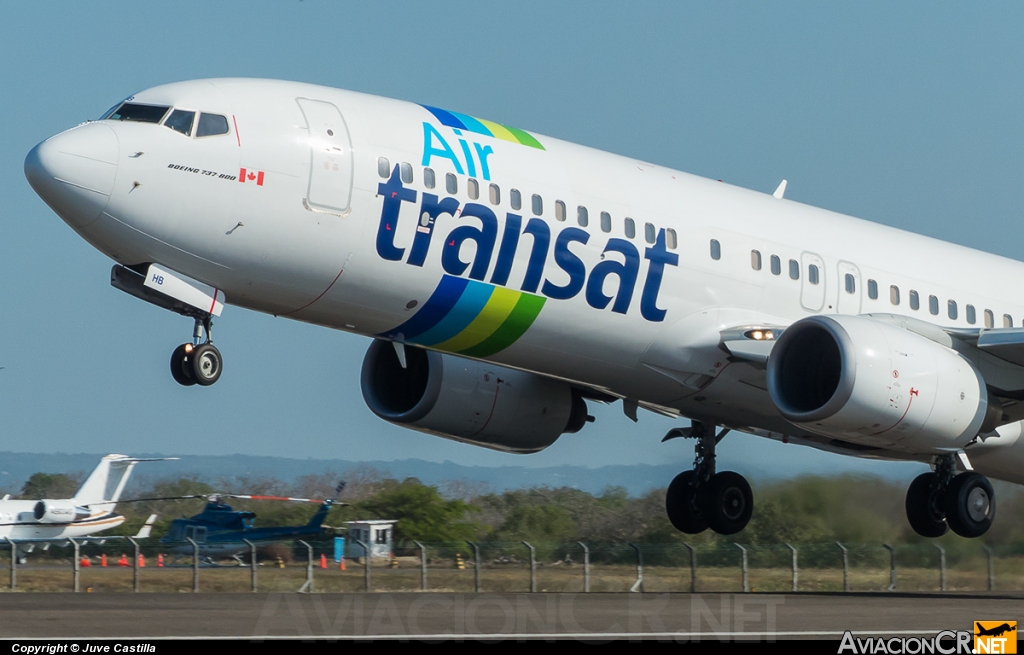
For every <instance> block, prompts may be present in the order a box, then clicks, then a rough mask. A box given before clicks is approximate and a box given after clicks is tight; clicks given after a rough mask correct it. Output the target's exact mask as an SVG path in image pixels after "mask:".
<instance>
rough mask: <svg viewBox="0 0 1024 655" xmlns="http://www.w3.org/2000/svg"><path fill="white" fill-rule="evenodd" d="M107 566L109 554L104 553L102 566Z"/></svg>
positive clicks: (101, 559) (101, 560)
mask: <svg viewBox="0 0 1024 655" xmlns="http://www.w3.org/2000/svg"><path fill="white" fill-rule="evenodd" d="M106 565H107V554H106V553H103V554H102V555H100V566H106Z"/></svg>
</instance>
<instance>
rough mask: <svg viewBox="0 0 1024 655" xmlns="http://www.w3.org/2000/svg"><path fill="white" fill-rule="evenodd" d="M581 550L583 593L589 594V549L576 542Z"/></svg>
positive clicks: (580, 542) (583, 544)
mask: <svg viewBox="0 0 1024 655" xmlns="http://www.w3.org/2000/svg"><path fill="white" fill-rule="evenodd" d="M576 543H578V544H579V545H580V548H582V549H583V593H587V594H589V593H590V549H589V548H587V545H586V544H585V543H583V542H582V541H577V542H576Z"/></svg>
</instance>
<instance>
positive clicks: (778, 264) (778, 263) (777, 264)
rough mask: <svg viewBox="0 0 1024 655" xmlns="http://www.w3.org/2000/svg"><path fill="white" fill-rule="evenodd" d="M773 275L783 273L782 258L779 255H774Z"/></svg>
mask: <svg viewBox="0 0 1024 655" xmlns="http://www.w3.org/2000/svg"><path fill="white" fill-rule="evenodd" d="M771 262H772V275H782V260H781V259H779V256H778V255H772V259H771Z"/></svg>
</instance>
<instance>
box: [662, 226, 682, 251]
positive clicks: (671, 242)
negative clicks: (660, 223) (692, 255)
mask: <svg viewBox="0 0 1024 655" xmlns="http://www.w3.org/2000/svg"><path fill="white" fill-rule="evenodd" d="M665 245H666V246H668V247H669V249H670V250H675V249H676V246H678V245H679V239H677V238H676V231H675V230H673V229H668V230H665Z"/></svg>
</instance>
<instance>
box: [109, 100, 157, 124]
mask: <svg viewBox="0 0 1024 655" xmlns="http://www.w3.org/2000/svg"><path fill="white" fill-rule="evenodd" d="M168 109H170V107H165V106H163V105H138V104H135V103H134V102H126V103H124V104H123V105H121V106H120V107H118V108H117V109H115V110H114V111H112V112H110V114H108V115H107V118H106V120H108V121H135V122H137V123H159V122H160V121H162V120H163V118H164V116H165V115H166V114H167V110H168Z"/></svg>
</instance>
